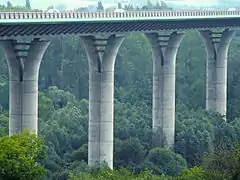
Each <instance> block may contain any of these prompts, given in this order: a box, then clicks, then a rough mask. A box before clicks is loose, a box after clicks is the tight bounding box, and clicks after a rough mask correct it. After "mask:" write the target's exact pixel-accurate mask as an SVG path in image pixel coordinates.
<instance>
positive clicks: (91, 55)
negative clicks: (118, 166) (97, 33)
mask: <svg viewBox="0 0 240 180" xmlns="http://www.w3.org/2000/svg"><path fill="white" fill-rule="evenodd" d="M123 39H124V38H123V37H121V36H119V37H116V36H110V37H109V38H105V39H103V38H99V39H97V38H96V37H93V36H91V37H82V40H83V44H84V47H85V50H86V53H87V57H88V62H89V129H88V164H89V165H94V164H99V165H100V164H102V163H103V162H105V163H107V164H108V166H109V167H110V168H113V128H114V127H113V117H114V115H113V112H114V107H113V105H114V66H115V59H116V56H117V52H118V49H119V47H120V45H121V43H122V41H123Z"/></svg>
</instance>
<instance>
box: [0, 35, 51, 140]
mask: <svg viewBox="0 0 240 180" xmlns="http://www.w3.org/2000/svg"><path fill="white" fill-rule="evenodd" d="M0 43H1V45H2V47H3V49H4V52H5V56H6V59H7V63H8V69H9V85H10V88H9V98H10V103H9V104H10V107H9V135H10V136H11V135H13V134H16V133H19V132H22V131H24V129H28V130H30V132H35V133H36V134H37V131H38V74H39V67H40V64H41V60H42V57H43V54H44V52H45V51H46V49H47V47H48V45H49V44H50V42H49V41H43V40H39V39H34V40H33V41H31V42H30V43H21V42H17V41H15V40H2V41H0Z"/></svg>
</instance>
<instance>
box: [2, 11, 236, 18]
mask: <svg viewBox="0 0 240 180" xmlns="http://www.w3.org/2000/svg"><path fill="white" fill-rule="evenodd" d="M233 15H236V16H239V15H240V11H126V12H95V13H93V12H62V13H47V12H0V19H62V18H63V19H64V18H74V19H79V18H81V19H92V18H99V19H101V18H110V19H114V18H151V17H153V18H154V17H191V16H192V17H196V16H203V17H204V16H233Z"/></svg>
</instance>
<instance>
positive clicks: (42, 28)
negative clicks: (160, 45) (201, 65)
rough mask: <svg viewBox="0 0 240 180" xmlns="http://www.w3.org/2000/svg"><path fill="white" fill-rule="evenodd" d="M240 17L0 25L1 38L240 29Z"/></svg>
mask: <svg viewBox="0 0 240 180" xmlns="http://www.w3.org/2000/svg"><path fill="white" fill-rule="evenodd" d="M239 27H240V19H225V20H223V19H206V20H196V19H193V20H181V21H157V20H152V21H132V22H129V21H127V22H124V21H123V22H98V23H96V22H86V23H82V22H81V23H78V22H74V23H57V24H21V25H20V24H18V25H0V38H8V37H16V36H49V35H50V36H51V35H82V36H86V35H92V34H105V33H106V34H118V33H119V34H122V33H131V32H156V31H161V30H185V29H214V28H239Z"/></svg>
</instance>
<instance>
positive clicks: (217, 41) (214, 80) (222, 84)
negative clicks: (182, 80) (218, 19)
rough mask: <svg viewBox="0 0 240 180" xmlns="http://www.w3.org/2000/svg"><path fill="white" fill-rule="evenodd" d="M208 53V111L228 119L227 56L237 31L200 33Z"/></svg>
mask: <svg viewBox="0 0 240 180" xmlns="http://www.w3.org/2000/svg"><path fill="white" fill-rule="evenodd" d="M200 34H201V36H202V37H203V40H204V43H205V48H206V52H207V63H206V109H207V110H211V111H215V112H218V113H219V114H221V115H222V116H223V117H224V118H225V119H226V113H227V54H228V48H229V45H230V43H231V40H232V38H233V36H234V34H235V31H232V30H228V29H226V30H224V31H223V32H213V31H210V30H205V31H200Z"/></svg>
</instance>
